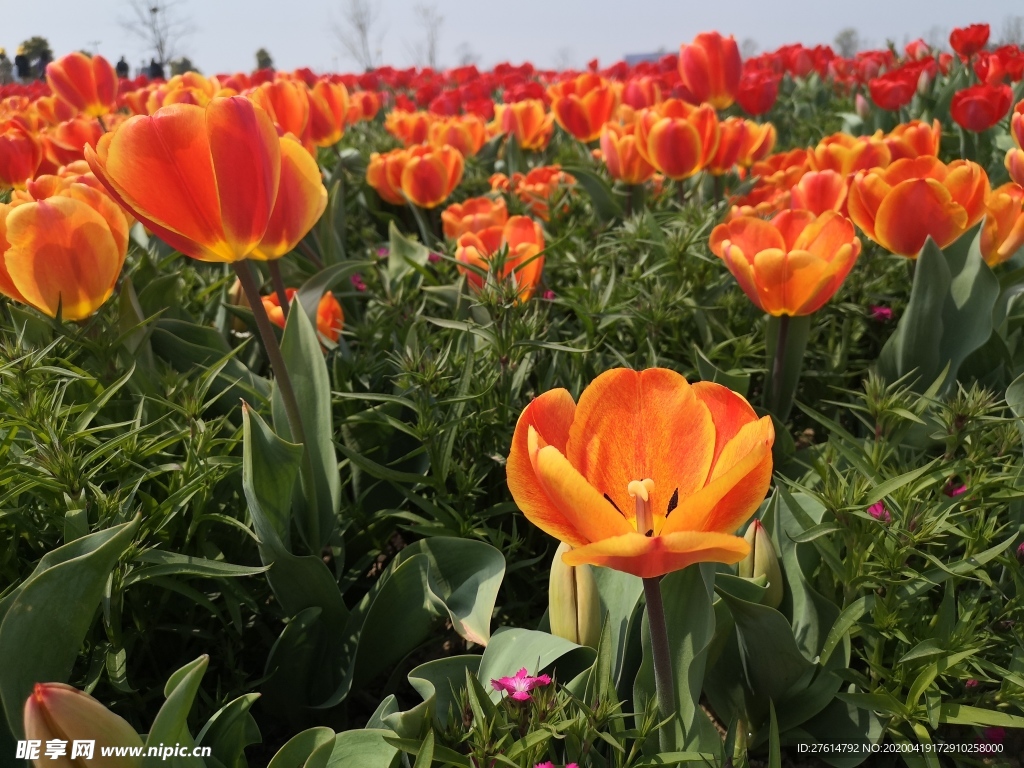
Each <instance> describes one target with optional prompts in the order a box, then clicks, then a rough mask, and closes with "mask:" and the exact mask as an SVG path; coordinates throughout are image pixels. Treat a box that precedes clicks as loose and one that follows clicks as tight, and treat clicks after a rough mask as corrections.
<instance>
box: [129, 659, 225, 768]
mask: <svg viewBox="0 0 1024 768" xmlns="http://www.w3.org/2000/svg"><path fill="white" fill-rule="evenodd" d="M209 663H210V657H209V656H205V655H203V656H200V657H199V658H198V659H196V660H195V661H193V662H190V663H189V664H186V665H185V666H184V667H182V668H181V669H179V670H177V671H176V672H174V673H173V674H172V675H171V677H170V679H168V681H167V685H165V686H164V695H165V696H166V697H167V700H166V701H165V702H164V703H163V706H162V707H160V711H159V712H157V713H156V719H155V720H154V721H153V726H152V727H151V728H150V729H149V734H148V735H147V736H146V751H147V753H148V751H149V748H150V747H154V748H155V747H159V746H162V745H172V744H181V745H183V746H189V747H191V746H193V744H194V741H193V740H192V735H191V734H190V733H189V730H188V714H189V712H190V711H191V710H192V704H193V702H194V701H195V698H196V694H197V693H198V692H199V683H201V682H202V680H203V675H205V674H206V668H207V666H209ZM161 765H169V766H172V768H202V767H203V765H204V763H203V761H202V758H199V757H177V756H175V757H171V758H170V759H169V760H167V759H165V758H164V757H162V756H161V755H159V754H155V755H150V754H147V755H146V756H145V757H143V759H142V768H155V767H156V766H161Z"/></svg>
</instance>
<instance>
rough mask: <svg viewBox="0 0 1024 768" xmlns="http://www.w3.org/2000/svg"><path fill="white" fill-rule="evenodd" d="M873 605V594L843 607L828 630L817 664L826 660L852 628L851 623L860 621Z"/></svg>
mask: <svg viewBox="0 0 1024 768" xmlns="http://www.w3.org/2000/svg"><path fill="white" fill-rule="evenodd" d="M874 606H875V596H874V595H864V596H863V597H859V598H857V599H856V600H854V601H853V602H852V603H850V604H849V605H848V606H846V607H845V608H844V609H843V612H842V613H840V614H839V618H837V619H836V623H835V624H833V625H832V629H830V630H829V633H828V637H826V638H825V645H824V646H823V647H822V649H821V656H820V657H819V659H818V663H819V664H824V663H825V662H826V661H828V659H829V657H830V656H831V655H832V652H833V651H834V650H835V649H836V648H837V647H838V646H839V644H840V643H841V642H842V640H843V638H844V637H846V635H847V634H848V633H849V631H850V630H851V629H853V625H854V624H856V623H857V622H858V621H860V620H861V618H862V617H863V616H864V615H865V614H867V613H868V612H869V611H871V610H873V609H874Z"/></svg>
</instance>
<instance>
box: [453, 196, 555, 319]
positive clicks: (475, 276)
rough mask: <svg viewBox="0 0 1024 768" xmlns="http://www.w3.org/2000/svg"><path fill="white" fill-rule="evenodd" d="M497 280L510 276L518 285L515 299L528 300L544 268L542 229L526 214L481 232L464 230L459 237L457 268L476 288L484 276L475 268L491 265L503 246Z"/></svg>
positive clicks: (479, 286) (481, 288)
mask: <svg viewBox="0 0 1024 768" xmlns="http://www.w3.org/2000/svg"><path fill="white" fill-rule="evenodd" d="M503 249H507V250H506V251H505V258H504V261H503V262H502V266H501V274H500V276H499V279H500V280H503V281H504V280H508V279H512V280H514V281H515V285H516V287H517V297H518V301H520V302H523V301H527V300H528V299H529V298H530V296H532V295H533V291H534V290H535V289H536V287H537V284H538V283H539V282H540V276H541V273H542V272H543V271H544V256H543V254H541V251H542V250H544V232H543V231H542V230H541V228H540V225H539V224H538V223H537V222H535V221H533V220H532V219H530V218H527V217H526V216H512V217H511V218H509V220H508V221H506V222H505V224H504V225H503V226H493V227H488V228H487V229H484V230H481V231H480V232H466V233H464V234H463V235H461V236H460V237H459V240H458V248H457V249H456V251H455V258H456V260H457V261H458V265H459V271H460V272H461V273H462V274H464V275H465V276H466V281H467V282H468V283H469V284H470V286H471V287H472V288H473V289H474V290H476V291H480V290H483V287H484V278H483V276H481V275H480V274H479V272H477V271H476V270H472V269H467V268H465V267H464V266H462V265H463V264H470V265H472V266H474V267H477V268H478V269H482V270H489V269H491V262H492V261H493V260H494V259H495V257H496V256H497V255H498V254H499V253H500V252H501V251H502V250H503Z"/></svg>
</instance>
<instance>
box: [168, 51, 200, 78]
mask: <svg viewBox="0 0 1024 768" xmlns="http://www.w3.org/2000/svg"><path fill="white" fill-rule="evenodd" d="M170 64H171V75H172V76H173V75H184V74H185V73H186V72H198V71H199V70H198V69H197V68H196V65H195V64H193V63H192V59H190V58H189V57H188V56H179V57H178V58H176V59H171V61H170Z"/></svg>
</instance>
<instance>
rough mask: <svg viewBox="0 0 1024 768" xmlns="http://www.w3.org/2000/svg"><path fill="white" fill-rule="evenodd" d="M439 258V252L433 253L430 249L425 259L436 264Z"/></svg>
mask: <svg viewBox="0 0 1024 768" xmlns="http://www.w3.org/2000/svg"><path fill="white" fill-rule="evenodd" d="M440 260H441V254H440V253H434V252H433V251H431V252H430V253H429V254H427V261H429V262H430V263H431V264H437V262H439V261H440Z"/></svg>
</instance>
